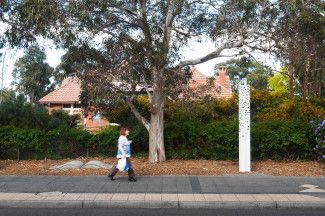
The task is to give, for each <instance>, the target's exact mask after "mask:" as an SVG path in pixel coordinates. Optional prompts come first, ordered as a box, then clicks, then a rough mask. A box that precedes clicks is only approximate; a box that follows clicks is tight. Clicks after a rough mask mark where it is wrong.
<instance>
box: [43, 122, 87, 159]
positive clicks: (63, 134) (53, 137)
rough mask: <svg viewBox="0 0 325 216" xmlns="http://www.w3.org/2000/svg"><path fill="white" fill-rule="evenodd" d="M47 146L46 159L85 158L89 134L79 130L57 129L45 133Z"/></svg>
mask: <svg viewBox="0 0 325 216" xmlns="http://www.w3.org/2000/svg"><path fill="white" fill-rule="evenodd" d="M47 135H48V145H47V146H46V155H47V157H48V158H67V157H69V158H76V157H80V156H86V154H87V147H88V143H89V140H90V139H91V134H89V133H88V132H87V131H85V130H81V129H69V130H66V129H64V128H63V129H62V128H58V129H55V130H53V131H49V132H47Z"/></svg>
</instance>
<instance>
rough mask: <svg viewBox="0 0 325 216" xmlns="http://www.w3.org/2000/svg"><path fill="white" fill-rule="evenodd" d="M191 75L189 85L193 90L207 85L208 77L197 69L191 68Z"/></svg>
mask: <svg viewBox="0 0 325 216" xmlns="http://www.w3.org/2000/svg"><path fill="white" fill-rule="evenodd" d="M191 73H192V77H191V79H190V80H189V82H188V85H189V86H190V87H191V88H197V87H199V86H202V85H206V84H207V77H206V76H205V75H204V74H203V73H201V72H200V71H198V70H197V69H196V68H195V67H192V68H191Z"/></svg>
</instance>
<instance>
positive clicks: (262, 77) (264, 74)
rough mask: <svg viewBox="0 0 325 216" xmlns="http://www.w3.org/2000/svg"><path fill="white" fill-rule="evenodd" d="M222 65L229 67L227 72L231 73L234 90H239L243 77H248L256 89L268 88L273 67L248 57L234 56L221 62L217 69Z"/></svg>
mask: <svg viewBox="0 0 325 216" xmlns="http://www.w3.org/2000/svg"><path fill="white" fill-rule="evenodd" d="M220 66H226V67H227V74H228V75H229V78H230V81H231V84H232V88H233V91H237V89H236V86H237V84H238V83H239V82H240V80H241V79H243V78H247V80H248V82H249V84H250V85H251V86H252V87H254V88H256V89H266V88H267V79H268V77H270V76H271V75H272V69H271V68H270V67H269V66H266V65H264V64H263V63H262V62H258V61H253V60H251V59H249V58H246V57H243V58H240V59H235V58H234V59H230V60H228V61H226V62H223V63H219V64H217V65H216V66H215V70H216V71H217V69H218V68H219V67H220Z"/></svg>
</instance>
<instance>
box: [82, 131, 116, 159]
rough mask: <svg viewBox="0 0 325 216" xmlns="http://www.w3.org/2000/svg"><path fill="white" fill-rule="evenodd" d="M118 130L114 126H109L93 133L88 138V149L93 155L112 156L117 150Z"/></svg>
mask: <svg viewBox="0 0 325 216" xmlns="http://www.w3.org/2000/svg"><path fill="white" fill-rule="evenodd" d="M118 137H119V132H118V130H117V128H116V127H109V128H106V129H103V130H101V131H100V132H99V133H97V134H95V135H93V137H92V138H91V139H90V140H89V146H88V147H89V151H90V152H91V154H93V155H102V156H107V157H113V156H115V155H116V152H117V139H118Z"/></svg>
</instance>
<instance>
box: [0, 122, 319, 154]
mask: <svg viewBox="0 0 325 216" xmlns="http://www.w3.org/2000/svg"><path fill="white" fill-rule="evenodd" d="M251 130H252V133H251V139H252V142H251V145H252V158H253V159H283V158H290V159H313V157H314V151H313V147H314V142H313V139H314V138H313V133H312V130H311V127H310V126H309V124H308V123H305V122H302V121H276V120H274V121H261V122H253V123H252V129H251ZM118 136H119V135H118V130H117V129H116V128H109V129H104V130H102V131H101V132H99V133H98V134H96V135H91V134H89V133H88V132H86V131H83V130H79V129H70V130H61V129H56V130H53V131H48V132H44V131H42V130H39V129H21V128H15V127H1V128H0V151H1V154H0V156H1V158H3V159H6V158H16V157H17V149H20V157H21V158H22V159H26V158H36V159H39V158H44V157H47V158H65V157H72V158H73V157H79V156H86V155H87V153H88V154H89V155H90V156H97V155H102V156H109V157H112V156H115V154H116V148H117V139H118ZM129 138H130V139H131V140H133V146H132V150H133V153H137V154H146V153H147V152H148V133H147V131H146V129H145V128H144V127H140V126H138V127H135V128H133V129H132V130H131V133H130V137H129ZM165 147H166V154H167V157H168V158H182V159H196V158H203V159H230V160H237V159H238V121H236V120H228V121H226V120H223V121H216V122H211V123H209V124H203V123H198V122H195V121H183V122H167V123H166V125H165Z"/></svg>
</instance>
